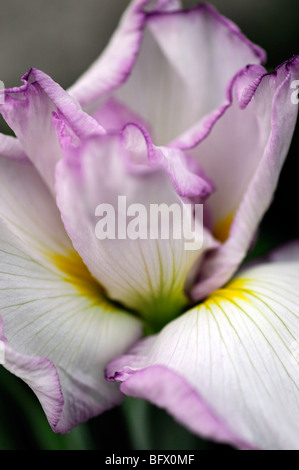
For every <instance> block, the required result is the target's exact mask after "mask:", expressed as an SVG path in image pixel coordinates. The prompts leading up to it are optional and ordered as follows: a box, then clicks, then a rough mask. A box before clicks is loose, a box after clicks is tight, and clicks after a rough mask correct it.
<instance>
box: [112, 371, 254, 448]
mask: <svg viewBox="0 0 299 470" xmlns="http://www.w3.org/2000/svg"><path fill="white" fill-rule="evenodd" d="M106 374H107V380H110V381H117V382H121V386H120V390H121V391H122V392H123V393H124V394H125V395H129V396H132V397H136V398H142V399H145V400H148V401H150V402H151V403H154V404H155V405H156V406H158V407H160V408H164V409H166V410H167V411H168V412H169V413H170V414H171V415H173V416H174V417H175V418H176V420H177V421H178V422H179V423H181V424H182V425H184V426H186V427H187V428H188V429H189V430H190V431H191V432H194V433H196V434H200V435H202V436H204V437H205V438H207V439H209V438H212V439H213V440H216V441H219V442H221V443H223V442H224V443H227V444H231V445H233V446H236V447H237V448H240V449H243V450H253V447H252V446H250V445H249V444H248V443H246V442H244V441H242V440H240V439H239V437H238V436H236V435H235V434H234V433H233V432H232V431H230V429H229V427H228V426H227V425H226V424H225V423H224V422H222V421H221V420H220V419H219V418H218V417H217V416H216V414H215V413H214V412H213V410H212V409H211V408H210V407H209V406H208V405H207V403H206V402H205V401H204V400H203V399H202V397H201V396H200V395H199V393H198V392H196V390H194V389H193V388H192V387H191V386H190V385H189V384H188V383H187V382H186V381H185V380H184V379H183V378H182V377H181V376H180V375H178V374H176V373H175V372H173V371H171V370H170V369H168V368H167V367H164V366H159V365H155V366H150V367H146V368H144V369H141V370H139V371H132V370H131V371H130V373H129V371H128V370H125V371H124V374H122V373H118V372H116V373H114V375H113V362H112V363H111V364H110V365H109V367H108V368H107V372H106ZM111 374H112V375H111ZM123 380H124V381H123Z"/></svg>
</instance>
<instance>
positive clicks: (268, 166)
mask: <svg viewBox="0 0 299 470" xmlns="http://www.w3.org/2000/svg"><path fill="white" fill-rule="evenodd" d="M298 77H299V58H298V57H296V56H295V57H293V58H292V59H291V60H290V61H288V62H286V63H284V64H282V65H281V66H280V67H278V69H277V70H276V71H275V72H274V73H271V74H260V70H259V68H256V67H254V66H253V67H249V69H248V70H247V71H245V72H243V74H241V75H240V76H239V77H238V78H237V79H236V82H235V86H234V103H233V106H232V107H231V108H229V109H228V110H227V112H226V113H225V115H224V116H223V117H222V119H220V120H219V121H218V122H217V124H216V125H215V126H214V128H213V131H212V132H211V134H210V135H209V136H208V137H207V139H205V140H204V141H203V142H201V144H200V145H199V146H198V147H195V148H194V149H193V151H192V152H191V154H192V155H193V156H194V157H195V158H197V159H198V161H199V162H200V164H201V165H202V167H203V169H204V170H205V171H206V173H207V174H208V175H209V176H210V177H211V178H212V180H213V182H214V184H215V188H216V190H215V192H214V193H213V195H212V196H211V197H210V198H209V200H208V201H207V203H206V208H207V210H208V211H209V214H210V215H211V227H210V228H211V230H212V231H213V234H214V236H215V237H216V238H217V239H218V240H219V241H221V242H223V243H222V245H221V246H220V247H219V248H218V249H216V250H215V251H214V252H213V253H211V254H210V255H209V257H207V259H206V261H205V262H204V265H203V266H202V267H201V269H200V273H199V279H198V284H197V285H196V286H195V288H194V289H193V292H192V296H193V298H194V299H200V298H203V297H205V296H206V295H207V294H209V293H210V292H212V291H213V290H214V289H217V288H218V287H220V286H222V285H223V284H224V283H225V282H226V281H228V280H229V278H230V277H231V276H232V275H233V273H234V272H235V270H236V269H237V268H238V266H239V264H240V263H241V261H242V260H243V258H244V257H245V255H246V253H247V251H248V249H249V247H250V245H251V243H252V240H253V238H254V236H255V233H256V230H257V227H258V225H259V223H260V221H261V219H262V217H263V215H264V213H265V211H266V210H267V209H268V207H269V205H270V203H271V202H272V198H273V195H274V191H275V188H276V185H277V182H278V178H279V174H280V171H281V168H282V165H283V163H284V160H285V157H286V155H287V152H288V148H289V146H290V143H291V139H292V135H293V131H294V127H295V123H296V118H297V113H298V106H296V105H295V104H293V103H292V101H291V93H292V91H293V90H292V88H291V83H292V81H293V80H295V79H296V78H298Z"/></svg>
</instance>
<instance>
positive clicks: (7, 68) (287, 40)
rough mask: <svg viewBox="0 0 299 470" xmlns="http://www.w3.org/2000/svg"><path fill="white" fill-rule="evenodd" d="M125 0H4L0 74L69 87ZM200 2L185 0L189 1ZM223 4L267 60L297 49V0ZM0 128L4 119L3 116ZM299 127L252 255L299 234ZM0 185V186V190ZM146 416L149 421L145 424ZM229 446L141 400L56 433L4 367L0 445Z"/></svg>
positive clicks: (272, 63)
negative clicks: (38, 76) (40, 74)
mask: <svg viewBox="0 0 299 470" xmlns="http://www.w3.org/2000/svg"><path fill="white" fill-rule="evenodd" d="M128 3H129V1H128V0H84V1H82V0H26V1H25V0H0V80H2V81H3V82H4V83H5V86H7V87H11V86H16V85H19V84H20V77H21V76H22V75H23V74H24V73H25V72H26V71H27V70H28V69H29V68H30V67H31V66H34V67H37V68H40V69H42V70H43V71H45V72H46V73H48V74H49V75H50V76H51V77H52V78H53V79H54V80H56V81H57V82H59V83H60V84H61V85H62V86H63V87H64V88H67V87H68V86H70V85H71V84H72V83H73V82H74V81H75V80H76V78H77V77H78V76H79V75H80V74H81V73H82V72H84V70H85V69H86V68H87V67H88V66H89V65H90V63H91V62H92V61H93V60H94V59H95V58H96V57H97V56H98V55H99V53H100V52H101V50H102V49H103V48H104V46H105V44H106V43H107V41H108V38H109V37H110V35H111V33H112V31H113V30H114V28H115V27H116V25H117V22H118V20H119V17H120V15H121V13H122V11H123V10H124V9H125V7H126V6H127V5H128ZM197 3H198V2H197V1H192V0H184V1H183V4H184V6H186V7H190V6H193V5H196V4H197ZM210 3H212V4H213V5H214V6H216V7H217V8H218V9H219V11H220V12H221V13H222V14H224V15H225V16H227V17H229V18H230V19H231V20H233V21H235V22H236V23H237V24H238V25H239V27H240V28H241V29H242V31H243V32H244V33H245V34H246V35H247V36H248V37H249V38H250V39H251V40H252V41H253V42H255V43H257V44H259V45H260V46H262V47H263V48H264V49H265V50H266V51H267V55H268V62H267V67H269V69H273V68H275V67H276V66H277V65H279V64H280V63H281V62H283V61H284V60H286V59H288V58H289V57H291V56H292V55H293V54H299V28H298V25H299V2H298V0H284V1H283V2H282V1H281V0H251V1H250V2H248V1H240V0H215V1H211V2H210ZM0 131H2V132H6V126H5V125H4V123H3V121H0ZM298 152H299V126H298V125H297V128H296V131H295V135H294V139H293V143H292V146H291V149H290V152H289V156H288V158H287V161H286V163H285V166H284V169H283V171H282V174H281V178H280V184H279V187H278V190H277V191H276V194H275V198H274V200H273V204H272V206H271V208H270V210H269V211H268V212H267V214H266V216H265V218H264V221H263V223H262V226H261V230H260V236H259V238H258V242H257V245H256V247H255V250H254V254H255V255H259V254H263V253H264V252H265V251H267V250H269V249H271V248H272V247H275V246H276V245H278V244H280V243H284V242H287V241H289V240H292V239H293V238H296V237H298V223H297V220H296V217H297V216H296V213H297V210H298V209H297V208H296V204H297V201H298V197H297V187H298V186H299V184H298V167H299V165H298ZM0 190H1V189H0ZM147 420H148V421H149V422H150V425H149V427H147V428H146V427H145V426H144V422H145V421H147ZM130 448H131V449H138V448H139V449H140V448H150V449H161V450H162V449H208V450H218V449H221V450H222V449H227V450H230V448H229V447H226V446H220V445H219V446H218V445H216V444H213V443H209V442H205V441H200V440H199V439H197V438H195V437H194V436H192V435H190V434H189V433H188V432H187V431H185V430H184V429H183V428H181V427H180V426H178V425H177V424H175V423H174V421H173V420H172V419H171V418H170V417H168V416H167V415H166V413H164V412H163V411H161V410H157V409H156V408H154V407H152V406H150V405H148V404H145V403H144V402H142V401H136V402H132V400H130V399H128V400H126V401H125V404H124V405H122V406H121V407H119V408H116V409H115V410H113V411H111V412H108V413H105V414H103V415H102V416H100V417H98V418H95V419H93V420H91V421H90V423H88V424H87V425H82V426H79V427H78V428H77V429H76V430H75V431H73V432H72V433H71V434H70V435H67V436H56V435H54V434H53V433H52V432H51V431H50V430H49V427H48V425H47V422H46V420H45V418H44V416H43V414H42V412H41V410H40V408H39V406H38V405H37V402H36V399H35V397H33V396H32V394H31V393H30V392H29V390H27V388H25V387H24V385H23V384H22V383H21V382H20V381H18V380H17V379H16V378H15V377H13V376H11V375H10V374H8V373H7V372H6V371H5V370H4V369H3V368H0V449H109V450H113V449H114V450H117V449H130Z"/></svg>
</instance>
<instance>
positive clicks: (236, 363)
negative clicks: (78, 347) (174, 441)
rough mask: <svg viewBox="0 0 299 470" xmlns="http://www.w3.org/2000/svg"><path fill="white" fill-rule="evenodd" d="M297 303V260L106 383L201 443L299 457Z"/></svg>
mask: <svg viewBox="0 0 299 470" xmlns="http://www.w3.org/2000/svg"><path fill="white" fill-rule="evenodd" d="M286 258H287V259H288V252H286ZM298 293H299V256H298V252H297V257H296V259H294V260H293V261H292V262H290V261H284V260H283V254H281V258H280V261H279V262H275V263H274V262H273V263H268V264H260V265H259V266H255V267H253V268H251V269H246V270H244V271H243V272H242V274H239V275H238V276H237V277H236V278H235V279H233V280H232V281H231V282H230V283H229V284H228V285H227V286H226V287H224V288H223V289H219V290H218V291H216V292H214V293H213V294H212V295H211V296H210V297H209V298H208V299H207V300H206V301H205V302H203V303H202V304H200V305H198V306H197V307H195V308H193V309H192V310H190V311H189V312H187V313H185V314H184V315H183V316H181V317H180V318H178V319H176V320H175V321H173V322H171V323H170V324H168V325H167V326H166V327H165V328H164V329H163V330H162V331H161V332H160V333H159V334H158V335H156V336H152V337H149V338H147V339H145V340H144V341H142V342H140V343H139V344H138V345H137V346H135V347H134V348H133V349H132V350H131V352H129V354H127V355H125V356H122V357H121V358H119V359H116V360H115V361H113V362H112V363H111V364H110V365H109V367H108V368H107V371H106V374H107V378H108V379H109V380H116V381H119V382H121V390H122V391H123V392H124V393H126V394H128V395H132V396H134V397H139V398H143V399H147V400H150V401H151V402H152V403H154V404H156V405H158V406H161V407H163V408H166V409H167V410H168V411H169V412H170V413H171V414H172V415H173V416H174V417H175V418H176V419H177V420H178V421H179V422H180V423H182V424H184V425H185V426H187V427H188V428H189V429H190V430H191V431H193V432H195V433H198V434H199V435H203V436H205V437H207V438H210V439H215V440H217V441H221V442H226V443H229V444H232V445H233V446H236V447H240V448H243V449H250V448H259V449H264V450H278V449H284V450H291V449H297V450H298V448H299V447H298V446H299V421H298V401H299V380H298V355H299V329H298V316H299V294H298Z"/></svg>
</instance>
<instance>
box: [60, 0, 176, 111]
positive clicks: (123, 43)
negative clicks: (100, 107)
mask: <svg viewBox="0 0 299 470" xmlns="http://www.w3.org/2000/svg"><path fill="white" fill-rule="evenodd" d="M152 3H153V2H151V0H133V1H132V2H131V3H130V5H129V6H128V8H127V9H126V11H125V12H124V14H123V16H122V18H121V21H120V24H119V26H118V28H117V30H116V31H115V33H114V35H113V36H112V38H111V40H110V42H109V44H108V45H107V47H106V49H105V50H104V52H103V53H102V54H101V55H100V57H99V58H98V59H97V60H96V61H95V62H94V63H93V64H92V65H91V67H90V68H89V69H88V70H87V71H86V72H85V73H84V74H83V75H82V76H81V77H80V78H79V79H78V80H77V81H76V83H74V85H73V86H72V87H70V88H69V90H68V91H69V93H70V94H71V95H72V96H73V97H74V98H75V99H76V100H78V102H79V103H80V104H81V105H82V106H84V107H86V108H90V109H95V102H97V101H98V100H101V98H102V97H103V96H105V95H106V94H107V93H110V92H111V91H112V90H114V89H115V88H117V87H119V86H120V85H121V84H122V83H123V82H124V81H125V80H126V79H127V77H128V76H129V74H130V73H131V70H132V67H133V66H134V63H135V61H136V56H137V54H138V51H139V48H140V43H141V41H142V35H143V28H144V25H145V22H146V18H147V12H146V9H147V7H148V8H149V9H150V11H151V10H154V11H163V10H164V11H167V10H168V11H169V10H173V9H179V7H180V2H179V1H178V0H157V1H156V2H155V4H154V6H153V5H152Z"/></svg>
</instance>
